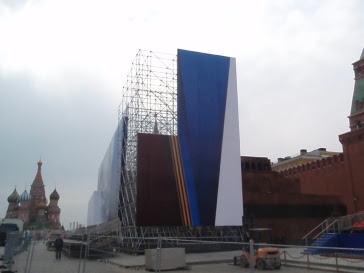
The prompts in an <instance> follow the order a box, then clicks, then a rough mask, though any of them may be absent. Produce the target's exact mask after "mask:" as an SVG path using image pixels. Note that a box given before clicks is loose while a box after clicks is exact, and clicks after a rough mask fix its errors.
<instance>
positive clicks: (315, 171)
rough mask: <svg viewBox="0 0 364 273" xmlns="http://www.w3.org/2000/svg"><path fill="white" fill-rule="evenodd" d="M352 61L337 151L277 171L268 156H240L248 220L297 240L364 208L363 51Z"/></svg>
mask: <svg viewBox="0 0 364 273" xmlns="http://www.w3.org/2000/svg"><path fill="white" fill-rule="evenodd" d="M353 66H354V73H355V87H354V94H353V101H352V107H351V113H350V116H349V124H350V130H351V131H350V132H347V133H345V134H342V135H340V136H339V140H340V142H341V144H342V145H343V153H342V154H339V155H334V156H333V157H328V158H323V159H321V160H317V161H314V162H311V163H307V164H304V165H301V166H297V167H294V168H290V169H288V170H284V171H281V172H279V173H278V172H274V171H271V168H270V161H269V160H268V159H267V158H254V157H242V172H243V189H244V193H243V195H244V210H245V211H244V215H245V223H246V224H247V225H250V226H252V225H254V226H256V227H272V228H273V232H274V236H275V237H276V238H285V239H290V240H299V239H300V238H302V236H304V235H305V234H306V233H307V232H309V231H310V230H312V229H313V228H314V227H315V226H316V225H317V224H319V223H320V222H321V221H322V220H324V219H325V218H328V217H330V216H339V215H345V214H352V213H356V212H360V211H364V169H363V168H364V50H363V53H362V55H361V57H360V60H359V61H357V62H355V63H354V64H353Z"/></svg>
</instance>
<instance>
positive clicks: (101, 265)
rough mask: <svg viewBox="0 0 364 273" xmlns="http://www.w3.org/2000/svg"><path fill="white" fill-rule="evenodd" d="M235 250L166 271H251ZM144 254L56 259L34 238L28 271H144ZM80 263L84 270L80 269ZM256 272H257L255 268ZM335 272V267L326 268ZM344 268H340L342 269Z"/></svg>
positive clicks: (18, 266)
mask: <svg viewBox="0 0 364 273" xmlns="http://www.w3.org/2000/svg"><path fill="white" fill-rule="evenodd" d="M2 252H3V248H0V254H2ZM29 253H30V252H29V251H25V252H23V253H21V254H19V255H17V256H16V257H15V264H14V266H13V270H17V272H18V273H26V271H25V268H26V266H25V265H26V260H27V257H28V254H29ZM235 253H238V252H234V251H232V252H219V253H200V254H188V255H186V261H187V263H188V268H187V269H183V270H173V271H169V272H176V273H178V272H184V273H186V272H196V273H221V272H227V273H234V272H250V270H249V269H243V268H240V267H238V266H234V265H233V263H232V257H233V256H234V254H235ZM143 264H144V256H142V255H141V256H130V255H126V254H120V255H118V256H116V257H114V258H111V259H109V260H108V262H98V261H89V260H86V261H85V263H83V261H81V262H80V260H79V259H75V258H69V257H67V256H65V255H62V259H61V260H56V259H55V252H53V251H48V250H47V249H46V247H45V245H44V243H42V242H37V243H36V244H35V247H34V253H33V257H32V263H31V267H30V271H28V272H27V273H82V272H87V273H101V272H102V273H104V272H110V273H114V272H115V273H116V272H121V273H122V272H125V273H136V272H147V271H146V270H145V269H144V266H143ZM83 265H84V266H85V267H84V270H83ZM256 272H259V271H258V270H256ZM267 272H272V273H273V272H281V273H293V272H295V273H307V272H310V273H312V272H323V271H320V270H318V269H311V270H308V269H301V268H297V267H288V266H282V268H281V269H280V270H269V271H267ZM326 272H336V271H326ZM341 272H343V271H341Z"/></svg>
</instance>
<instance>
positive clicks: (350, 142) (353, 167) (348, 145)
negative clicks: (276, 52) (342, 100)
mask: <svg viewBox="0 0 364 273" xmlns="http://www.w3.org/2000/svg"><path fill="white" fill-rule="evenodd" d="M353 69H354V75H355V78H354V80H355V85H354V94H353V100H352V103H351V112H350V116H349V126H350V131H349V132H347V133H345V134H342V135H340V136H339V140H340V142H341V144H342V146H343V154H344V164H345V165H346V167H345V169H346V170H347V178H348V179H347V180H346V181H345V183H346V186H345V188H346V189H347V193H346V194H345V199H346V200H345V202H346V204H347V212H348V214H351V213H357V212H359V211H363V210H364V172H363V166H364V50H363V51H362V54H361V56H360V60H358V61H356V62H355V63H353Z"/></svg>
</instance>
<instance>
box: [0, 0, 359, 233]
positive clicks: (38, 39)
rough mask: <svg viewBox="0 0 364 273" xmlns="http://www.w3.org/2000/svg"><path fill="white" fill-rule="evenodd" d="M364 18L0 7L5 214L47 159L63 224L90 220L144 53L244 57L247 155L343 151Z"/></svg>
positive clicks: (351, 9) (179, 6)
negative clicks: (132, 75)
mask: <svg viewBox="0 0 364 273" xmlns="http://www.w3.org/2000/svg"><path fill="white" fill-rule="evenodd" d="M363 11H364V2H363V1H360V0H356V1H355V0H326V1H325V0H321V1H314V0H302V1H299V0H297V1H293V0H276V1H271V0H266V1H264V0H257V1H241V0H240V1H230V0H225V1H196V0H194V1H189V0H184V1H158V0H155V1H147V0H145V1H122V0H114V1H113V0H105V1H92V0H54V1H51V0H49V1H47V0H22V1H10V0H0V95H1V96H0V128H1V141H0V185H1V189H0V217H4V216H5V212H6V209H7V205H8V203H7V201H6V198H7V196H8V195H9V194H10V193H11V192H12V191H13V188H14V186H15V185H16V186H17V189H18V192H19V193H21V192H22V191H23V190H24V187H25V186H27V188H28V190H29V188H30V184H31V183H32V181H33V179H34V177H35V174H36V169H37V165H36V162H37V161H38V160H39V158H40V157H42V160H43V163H44V164H43V180H44V182H45V185H46V194H47V196H49V194H50V193H51V192H52V191H53V189H54V187H55V185H57V190H58V192H59V193H60V196H61V199H60V201H59V204H60V207H61V209H62V215H61V222H62V224H64V225H65V226H66V227H68V226H69V223H70V222H79V223H82V224H85V223H86V214H87V202H88V200H89V198H90V196H91V194H92V192H93V190H95V189H96V185H97V174H98V167H99V165H100V163H101V160H102V158H103V156H104V153H105V152H106V149H107V147H108V144H109V142H110V140H111V137H112V135H113V132H114V130H115V127H116V124H117V111H118V105H119V103H120V100H121V87H122V86H123V84H124V82H125V81H126V75H127V73H128V71H129V69H130V67H131V62H132V60H133V59H134V57H135V54H136V53H137V51H138V49H146V50H153V51H158V52H165V53H176V49H177V48H182V49H188V50H195V51H201V52H206V53H212V54H219V55H226V56H232V57H236V59H237V74H238V75H237V76H238V90H239V111H240V133H241V154H242V155H250V156H267V157H269V158H270V159H271V160H272V161H276V159H277V157H283V156H287V155H294V154H297V153H298V152H299V149H301V148H306V149H309V150H311V149H316V148H319V147H326V148H327V149H328V150H334V151H341V150H342V148H341V144H340V143H339V141H338V135H339V134H341V133H344V132H346V131H348V120H347V116H348V115H349V113H350V105H351V98H352V93H353V86H354V80H353V78H354V74H353V71H352V68H351V63H352V62H354V61H356V60H358V59H359V57H360V54H361V51H362V49H363V47H364V42H363V39H364V16H363Z"/></svg>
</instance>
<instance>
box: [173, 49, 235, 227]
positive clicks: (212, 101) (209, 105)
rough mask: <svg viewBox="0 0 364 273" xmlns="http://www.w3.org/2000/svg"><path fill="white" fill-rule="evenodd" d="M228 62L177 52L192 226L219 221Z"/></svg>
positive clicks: (180, 129)
mask: <svg viewBox="0 0 364 273" xmlns="http://www.w3.org/2000/svg"><path fill="white" fill-rule="evenodd" d="M229 65H230V58H229V57H223V56H217V55H210V54H204V53H198V52H193V51H186V50H180V49H179V50H178V102H177V104H178V136H179V140H180V147H181V154H182V161H183V168H184V172H185V179H186V185H187V191H188V196H189V202H190V209H191V217H192V224H193V225H194V226H206V225H211V226H214V225H215V213H216V203H217V191H218V184H219V173H220V160H221V149H222V136H223V129H224V118H225V107H226V96H227V86H228V78H229Z"/></svg>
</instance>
